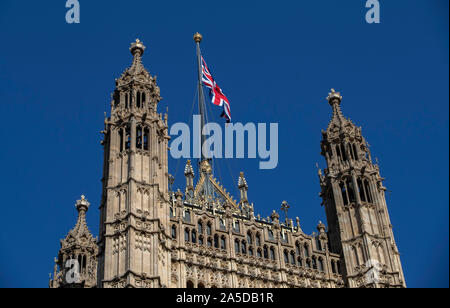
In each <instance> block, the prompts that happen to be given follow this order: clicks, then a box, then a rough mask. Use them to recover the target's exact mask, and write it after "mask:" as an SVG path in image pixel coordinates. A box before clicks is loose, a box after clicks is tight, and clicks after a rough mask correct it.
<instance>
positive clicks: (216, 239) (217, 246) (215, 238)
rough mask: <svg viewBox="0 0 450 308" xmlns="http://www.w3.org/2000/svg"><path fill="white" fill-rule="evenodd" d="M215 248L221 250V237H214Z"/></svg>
mask: <svg viewBox="0 0 450 308" xmlns="http://www.w3.org/2000/svg"><path fill="white" fill-rule="evenodd" d="M214 248H219V236H218V235H217V234H216V235H214Z"/></svg>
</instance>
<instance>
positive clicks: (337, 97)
mask: <svg viewBox="0 0 450 308" xmlns="http://www.w3.org/2000/svg"><path fill="white" fill-rule="evenodd" d="M327 100H328V103H329V104H330V105H332V106H333V105H334V104H335V103H337V104H340V103H341V101H342V96H341V93H340V92H336V91H335V90H334V89H331V93H329V94H328V97H327Z"/></svg>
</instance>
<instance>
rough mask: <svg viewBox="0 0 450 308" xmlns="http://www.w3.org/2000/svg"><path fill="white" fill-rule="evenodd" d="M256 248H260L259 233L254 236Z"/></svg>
mask: <svg viewBox="0 0 450 308" xmlns="http://www.w3.org/2000/svg"><path fill="white" fill-rule="evenodd" d="M256 246H261V235H260V234H259V233H257V234H256Z"/></svg>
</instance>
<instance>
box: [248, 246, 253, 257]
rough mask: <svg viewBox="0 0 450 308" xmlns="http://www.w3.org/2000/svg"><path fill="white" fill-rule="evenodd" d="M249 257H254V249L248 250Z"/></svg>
mask: <svg viewBox="0 0 450 308" xmlns="http://www.w3.org/2000/svg"><path fill="white" fill-rule="evenodd" d="M248 255H249V256H253V248H252V247H249V248H248Z"/></svg>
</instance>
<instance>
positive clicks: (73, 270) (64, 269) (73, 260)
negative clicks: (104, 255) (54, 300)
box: [49, 196, 98, 288]
mask: <svg viewBox="0 0 450 308" xmlns="http://www.w3.org/2000/svg"><path fill="white" fill-rule="evenodd" d="M89 205H90V204H89V202H88V201H87V200H86V198H85V197H84V196H81V199H80V200H78V201H77V203H76V204H75V207H76V208H77V211H78V219H77V223H76V225H75V227H74V228H73V229H72V230H70V231H69V233H68V234H67V236H66V238H65V239H63V240H61V249H60V250H59V253H58V258H55V268H54V272H53V279H50V282H49V287H50V288H94V287H96V286H97V254H98V247H97V239H96V238H94V237H93V236H92V234H91V232H90V231H89V228H88V227H87V223H86V212H87V210H88V209H89ZM58 269H59V270H58Z"/></svg>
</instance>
